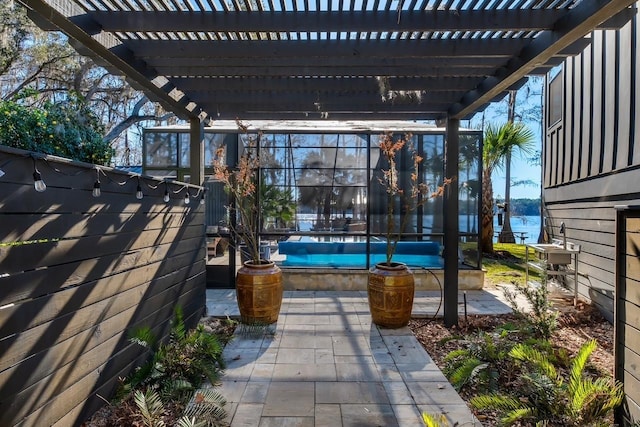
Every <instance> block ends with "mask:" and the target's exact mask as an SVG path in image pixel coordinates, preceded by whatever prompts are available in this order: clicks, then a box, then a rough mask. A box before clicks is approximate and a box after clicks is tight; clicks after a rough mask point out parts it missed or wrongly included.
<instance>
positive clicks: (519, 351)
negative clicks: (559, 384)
mask: <svg viewBox="0 0 640 427" xmlns="http://www.w3.org/2000/svg"><path fill="white" fill-rule="evenodd" d="M509 355H510V356H511V357H513V358H514V359H516V360H520V361H524V362H529V363H531V364H533V365H534V367H535V368H536V369H538V370H539V371H541V372H542V373H543V374H544V375H546V376H547V377H549V378H551V379H552V380H557V379H558V373H557V371H556V368H555V367H554V366H553V364H552V363H551V362H549V358H548V356H547V355H545V354H543V353H541V352H540V351H538V350H537V349H535V348H533V347H531V346H529V345H526V344H516V345H515V346H513V348H512V349H511V351H510V352H509Z"/></svg>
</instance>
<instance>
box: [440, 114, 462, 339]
mask: <svg viewBox="0 0 640 427" xmlns="http://www.w3.org/2000/svg"><path fill="white" fill-rule="evenodd" d="M459 128H460V120H459V119H455V118H451V117H449V119H448V120H447V133H446V135H445V146H444V156H445V173H444V174H445V176H446V177H447V178H451V179H453V181H452V183H451V185H449V186H447V188H446V190H445V193H444V324H445V326H447V327H451V326H454V325H457V324H458V244H459V237H458V234H459V224H458V222H459V219H458V203H459V202H458V159H459V157H460V133H459V130H460V129H459Z"/></svg>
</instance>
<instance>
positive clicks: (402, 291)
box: [367, 262, 415, 328]
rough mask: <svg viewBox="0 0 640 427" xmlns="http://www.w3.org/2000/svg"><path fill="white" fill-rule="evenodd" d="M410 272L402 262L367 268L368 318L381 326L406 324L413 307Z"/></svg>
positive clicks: (413, 283)
mask: <svg viewBox="0 0 640 427" xmlns="http://www.w3.org/2000/svg"><path fill="white" fill-rule="evenodd" d="M414 290H415V282H414V278H413V272H412V271H411V270H410V269H409V267H407V266H406V265H405V264H403V263H398V262H394V263H391V264H389V265H387V264H386V263H379V264H376V265H375V266H374V267H372V268H371V270H369V282H368V285H367V295H368V299H369V310H370V311H371V320H372V321H373V323H375V324H376V325H378V326H382V327H384V328H401V327H403V326H407V324H408V323H409V320H410V319H411V310H412V308H413V293H414Z"/></svg>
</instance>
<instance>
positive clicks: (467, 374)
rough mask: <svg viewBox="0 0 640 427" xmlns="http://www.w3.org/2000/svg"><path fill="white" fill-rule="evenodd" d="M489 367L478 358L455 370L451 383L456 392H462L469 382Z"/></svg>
mask: <svg viewBox="0 0 640 427" xmlns="http://www.w3.org/2000/svg"><path fill="white" fill-rule="evenodd" d="M487 366H489V365H488V364H487V363H483V362H482V361H480V360H478V359H476V358H470V359H466V360H465V361H464V362H463V363H462V365H460V366H459V367H458V368H457V369H455V370H454V371H453V372H452V373H451V375H450V376H449V381H451V384H453V386H454V387H455V389H456V390H458V391H459V390H460V389H461V388H462V387H464V385H465V384H467V383H468V382H469V381H471V380H473V379H474V378H475V377H476V376H477V375H478V373H479V372H480V371H482V370H483V369H485V368H487Z"/></svg>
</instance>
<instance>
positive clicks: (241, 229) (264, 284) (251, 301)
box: [213, 122, 282, 324]
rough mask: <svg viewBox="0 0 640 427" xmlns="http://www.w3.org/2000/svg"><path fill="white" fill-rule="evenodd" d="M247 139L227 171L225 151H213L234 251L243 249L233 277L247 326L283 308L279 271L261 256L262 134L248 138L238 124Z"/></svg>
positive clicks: (264, 320) (275, 317)
mask: <svg viewBox="0 0 640 427" xmlns="http://www.w3.org/2000/svg"><path fill="white" fill-rule="evenodd" d="M238 127H239V129H240V130H241V131H242V132H244V133H245V134H246V135H247V136H248V138H247V141H248V144H247V146H246V147H245V149H244V151H243V153H242V155H241V156H240V160H239V162H238V164H237V166H236V167H235V168H234V169H230V168H228V167H227V164H226V163H227V162H226V150H225V148H224V147H220V148H218V150H216V155H215V158H214V160H213V175H214V179H216V180H218V181H220V182H222V183H223V184H224V188H225V191H226V192H227V193H228V194H229V195H230V196H231V197H230V198H231V200H232V201H233V203H232V204H231V205H230V206H228V210H229V217H230V218H233V220H230V221H229V231H230V233H231V236H232V238H233V241H234V243H235V244H236V247H238V245H239V244H242V245H243V246H244V249H243V250H244V251H246V253H247V255H248V260H247V261H244V262H243V263H242V267H240V269H239V270H238V272H237V273H236V295H237V300H238V307H239V309H240V318H241V320H242V322H244V323H249V324H269V323H274V322H276V321H277V320H278V315H279V313H280V306H281V304H282V271H281V270H280V268H279V267H278V266H277V265H275V263H274V262H273V261H270V260H266V259H263V258H261V256H260V254H261V252H260V219H261V215H260V206H259V202H260V200H259V195H258V188H259V179H258V178H259V173H260V159H259V158H258V155H257V152H258V151H257V148H258V147H259V144H260V137H261V133H260V132H258V133H256V134H255V135H252V134H249V132H248V128H247V126H245V125H243V124H242V123H240V122H238Z"/></svg>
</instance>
